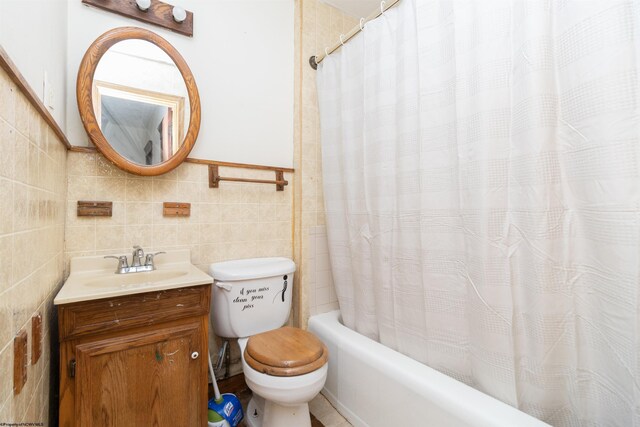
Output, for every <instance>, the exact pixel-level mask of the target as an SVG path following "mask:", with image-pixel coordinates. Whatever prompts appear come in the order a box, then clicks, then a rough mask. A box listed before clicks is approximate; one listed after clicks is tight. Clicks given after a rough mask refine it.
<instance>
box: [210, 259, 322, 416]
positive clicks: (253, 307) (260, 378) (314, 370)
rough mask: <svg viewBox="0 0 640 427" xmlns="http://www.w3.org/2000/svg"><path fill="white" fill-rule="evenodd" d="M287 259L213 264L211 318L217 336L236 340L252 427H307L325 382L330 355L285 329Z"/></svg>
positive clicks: (309, 337) (289, 284)
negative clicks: (311, 408)
mask: <svg viewBox="0 0 640 427" xmlns="http://www.w3.org/2000/svg"><path fill="white" fill-rule="evenodd" d="M295 269H296V266H295V264H294V263H293V261H291V260H290V259H287V258H253V259H241V260H234V261H226V262H220V263H216V264H211V266H210V268H209V273H210V274H211V276H213V278H214V286H213V298H212V302H211V315H212V316H213V326H214V330H215V333H216V335H218V336H221V337H226V338H238V344H239V345H240V353H241V355H242V369H243V371H244V377H245V380H246V382H247V385H248V386H249V388H250V389H251V390H252V391H253V397H252V399H251V401H250V402H249V406H248V408H247V411H246V416H245V422H246V423H247V425H249V426H250V427H261V426H262V427H310V426H311V420H310V417H309V404H308V403H309V401H310V400H311V399H313V398H314V397H315V396H316V395H317V394H318V393H319V392H320V390H322V387H323V386H324V383H325V380H326V379H327V359H328V356H329V355H328V351H327V348H326V346H325V345H324V344H323V343H322V342H321V341H320V340H319V339H318V338H316V337H315V335H313V334H311V333H310V332H307V331H304V330H302V329H298V328H292V327H288V326H285V327H283V325H284V324H286V323H287V321H288V320H289V313H290V311H291V294H292V288H293V273H294V272H295Z"/></svg>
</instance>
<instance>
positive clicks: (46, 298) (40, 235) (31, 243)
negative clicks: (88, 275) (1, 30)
mask: <svg viewBox="0 0 640 427" xmlns="http://www.w3.org/2000/svg"><path fill="white" fill-rule="evenodd" d="M65 198H66V148H65V146H64V145H63V144H62V143H61V142H60V141H59V140H58V138H57V137H56V136H55V134H54V133H53V131H52V130H51V129H50V128H49V126H48V125H47V124H46V123H45V122H44V120H43V119H42V118H41V116H40V115H39V114H38V113H37V112H36V110H35V109H34V108H33V107H32V106H31V104H29V103H28V101H27V99H26V98H25V97H24V95H23V94H22V93H21V92H20V91H19V90H18V89H17V87H16V86H15V85H14V84H13V82H11V80H10V79H9V77H8V75H7V74H6V73H5V72H4V71H3V70H2V69H0V424H1V423H20V422H22V423H29V422H34V423H44V425H48V416H49V385H50V375H49V369H50V367H51V366H50V357H49V356H50V354H49V344H50V339H55V338H53V337H50V333H51V332H50V326H51V314H52V300H53V297H54V296H55V294H56V292H57V290H58V288H59V286H60V285H61V283H62V280H63V251H64V246H63V244H64V217H65V214H64V209H65ZM35 313H40V314H41V315H42V316H43V332H44V340H43V354H42V356H41V357H40V359H39V361H38V362H37V363H36V364H35V365H31V364H29V367H28V371H27V375H28V376H27V383H26V385H25V388H24V389H23V390H22V391H21V392H20V394H18V395H14V393H13V339H14V336H15V335H16V334H17V333H18V332H19V331H20V330H21V329H24V330H25V331H27V333H28V334H29V338H28V340H29V341H28V348H29V355H28V356H29V360H31V354H30V353H31V342H32V337H31V317H32V316H33V315H34V314H35Z"/></svg>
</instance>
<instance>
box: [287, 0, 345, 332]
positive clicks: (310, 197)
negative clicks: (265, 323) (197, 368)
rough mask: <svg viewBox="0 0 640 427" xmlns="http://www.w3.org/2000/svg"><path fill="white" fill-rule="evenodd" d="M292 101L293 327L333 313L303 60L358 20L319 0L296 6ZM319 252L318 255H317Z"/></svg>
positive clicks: (314, 102)
mask: <svg viewBox="0 0 640 427" xmlns="http://www.w3.org/2000/svg"><path fill="white" fill-rule="evenodd" d="M296 8H297V9H296V66H297V69H296V75H295V79H296V102H295V109H294V116H295V128H294V129H295V134H294V135H295V137H294V138H295V147H294V156H295V159H294V164H295V168H296V179H297V182H298V183H299V185H297V186H296V193H295V205H296V216H295V235H296V239H295V241H296V247H295V251H294V253H295V260H296V264H297V265H298V267H299V270H300V273H301V274H300V275H299V278H298V280H300V282H299V286H300V289H301V290H302V292H301V293H300V296H299V301H298V307H299V308H298V310H299V313H297V314H298V316H297V321H298V323H299V324H300V325H301V326H303V327H306V324H307V320H308V318H309V315H311V314H316V313H321V312H325V311H330V310H333V309H336V308H338V304H337V300H336V297H335V292H334V291H333V282H332V281H331V279H330V278H331V274H330V272H329V267H328V262H329V261H328V253H327V252H326V251H325V248H326V232H325V230H324V225H325V218H324V199H323V192H322V191H323V190H322V159H321V151H320V127H319V117H318V97H317V90H316V71H314V70H313V69H312V68H311V67H310V66H309V57H311V56H312V55H315V54H316V53H319V52H322V51H323V50H324V48H325V47H328V46H332V45H333V44H334V43H335V42H336V41H338V39H339V37H340V34H346V33H347V32H349V30H351V29H352V28H353V27H354V26H356V25H358V20H357V19H355V18H352V17H350V16H347V15H345V14H343V13H342V12H341V11H339V10H338V9H335V8H333V7H331V6H328V5H327V4H325V3H323V2H321V1H319V0H298V1H297V2H296ZM318 251H320V252H318Z"/></svg>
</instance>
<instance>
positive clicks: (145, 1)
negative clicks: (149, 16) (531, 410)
mask: <svg viewBox="0 0 640 427" xmlns="http://www.w3.org/2000/svg"><path fill="white" fill-rule="evenodd" d="M136 4H137V5H138V9H140V10H141V11H143V12H146V11H147V10H149V7H151V0H136Z"/></svg>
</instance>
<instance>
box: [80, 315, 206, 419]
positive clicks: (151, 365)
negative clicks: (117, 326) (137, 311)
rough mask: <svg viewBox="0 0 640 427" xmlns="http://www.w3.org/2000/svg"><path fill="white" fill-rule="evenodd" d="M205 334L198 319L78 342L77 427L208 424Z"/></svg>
mask: <svg viewBox="0 0 640 427" xmlns="http://www.w3.org/2000/svg"><path fill="white" fill-rule="evenodd" d="M202 334H203V331H202V325H201V323H200V322H199V321H198V322H196V321H194V322H191V323H187V324H183V325H180V326H168V327H166V328H160V329H156V330H154V331H152V332H141V333H137V334H132V335H126V336H121V337H114V338H107V339H103V340H97V341H92V342H89V343H84V344H79V345H78V346H77V347H76V362H77V365H76V381H75V382H76V396H75V402H76V405H75V407H76V409H75V411H76V420H77V421H76V425H79V426H83V427H102V426H105V427H106V426H109V427H126V426H132V427H134V426H135V427H141V426H145V427H147V426H167V427H179V426H185V427H194V426H206V404H207V402H206V400H207V361H206V359H205V357H206V356H207V355H206V354H203V350H204V349H205V348H206V346H205V345H203V344H204V339H203V335H202ZM205 334H206V331H205ZM194 352H197V357H196V354H194ZM194 357H195V358H194Z"/></svg>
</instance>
